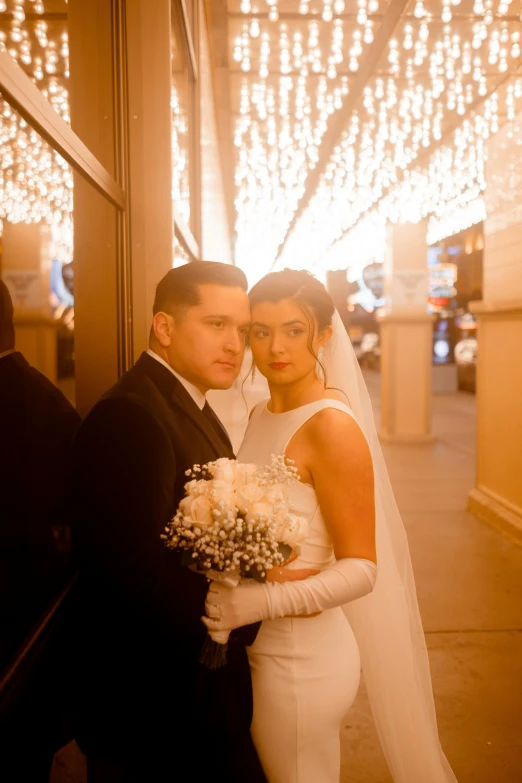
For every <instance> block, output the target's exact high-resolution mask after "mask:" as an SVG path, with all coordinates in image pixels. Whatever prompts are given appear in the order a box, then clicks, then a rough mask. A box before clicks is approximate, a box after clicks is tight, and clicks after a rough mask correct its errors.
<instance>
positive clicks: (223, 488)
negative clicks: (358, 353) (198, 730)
mask: <svg viewBox="0 0 522 783" xmlns="http://www.w3.org/2000/svg"><path fill="white" fill-rule="evenodd" d="M187 476H188V477H189V478H190V479H191V480H190V481H188V482H187V484H186V485H185V492H186V496H185V497H184V498H183V500H182V501H181V502H180V504H179V507H178V510H177V512H176V515H175V516H174V518H173V519H172V521H171V523H170V524H169V525H168V526H167V527H166V528H165V533H164V534H163V535H162V538H163V540H164V541H165V544H166V546H167V547H169V548H171V549H175V550H177V551H180V552H182V553H183V554H184V555H185V563H186V564H187V565H189V566H190V567H191V568H194V569H195V570H198V571H200V572H202V573H203V574H205V575H206V576H208V577H210V578H211V579H212V580H213V581H214V582H219V583H220V584H222V585H224V586H225V587H228V588H233V587H235V586H237V584H238V583H239V582H240V581H241V580H249V579H251V580H255V581H257V582H265V581H267V579H270V580H271V581H277V573H278V571H277V569H278V570H279V574H280V572H281V570H282V567H283V565H284V564H286V563H287V562H288V561H289V559H290V557H291V555H292V552H293V551H294V550H296V549H298V548H299V546H300V544H301V543H302V542H303V541H304V540H305V538H306V535H307V522H306V519H304V518H303V517H298V516H296V515H294V514H292V513H291V511H290V507H289V502H288V496H287V485H288V484H289V483H290V482H291V481H295V480H296V478H297V470H296V469H295V468H294V467H293V466H292V465H291V464H289V462H288V461H287V460H285V458H284V457H283V456H275V455H274V456H272V462H271V464H270V465H268V466H265V467H263V468H261V469H260V468H258V466H257V465H254V464H247V463H239V462H237V461H236V460H230V459H227V458H222V459H218V460H216V461H215V462H210V463H208V464H206V465H194V466H193V468H192V469H191V470H189V471H187ZM288 573H289V574H291V573H292V572H291V571H289V572H288ZM295 573H296V577H295V578H303V575H302V574H300V575H299V576H298V577H297V572H295ZM309 575H310V574H309V573H306V574H305V576H309ZM228 637H229V632H228V631H210V632H209V636H208V637H207V643H206V644H205V647H204V648H203V651H202V656H201V662H202V663H204V664H205V665H206V666H207V667H209V668H219V667H220V666H222V665H223V664H224V663H225V662H226V645H227V642H228Z"/></svg>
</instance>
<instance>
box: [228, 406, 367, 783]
mask: <svg viewBox="0 0 522 783" xmlns="http://www.w3.org/2000/svg"><path fill="white" fill-rule="evenodd" d="M324 408H336V409H337V410H341V411H344V412H345V413H346V414H347V415H352V414H351V412H350V410H349V409H348V407H347V406H346V405H343V403H341V402H337V401H336V400H331V399H323V400H319V401H317V402H313V403H310V404H309V405H303V406H302V407H300V408H296V409H295V410H291V411H288V412H286V413H278V414H275V413H271V412H270V411H269V410H268V408H267V405H266V402H263V403H260V404H259V405H258V406H257V407H256V408H255V409H254V412H253V414H252V418H251V420H250V423H249V426H248V429H247V432H246V434H245V438H244V441H243V444H242V446H241V448H240V451H239V454H238V460H239V461H240V462H253V463H256V464H257V465H259V466H262V465H268V464H269V463H270V457H271V455H272V454H284V453H285V452H286V449H287V446H288V444H289V442H290V441H291V439H292V437H293V435H294V434H295V433H296V432H297V431H298V430H299V429H300V428H301V427H302V426H303V424H305V422H307V421H308V420H309V419H310V418H311V417H312V416H314V415H315V414H316V413H317V412H318V411H320V410H323V409H324ZM288 496H289V500H290V506H291V511H292V512H293V513H295V514H298V515H299V516H304V517H306V519H308V522H309V527H308V537H307V539H306V541H305V542H304V543H303V545H302V547H301V553H300V555H299V557H298V558H297V560H295V561H294V562H293V563H291V564H290V565H289V566H288V567H289V568H293V569H295V568H299V569H301V568H307V569H308V568H310V569H317V570H318V571H322V570H323V569H325V568H326V567H327V566H328V565H330V564H331V563H332V562H333V561H334V560H335V557H334V553H333V547H332V541H331V538H330V535H329V533H328V530H327V528H326V525H325V523H324V520H323V517H322V515H321V510H320V508H319V504H318V502H317V496H316V494H315V490H314V488H313V487H312V486H311V485H310V484H303V483H302V482H300V481H297V480H294V481H292V483H291V484H290V485H289V487H288ZM248 657H249V661H250V669H251V672H252V685H253V691H254V717H253V722H252V736H253V740H254V744H255V746H256V749H257V752H258V754H259V757H260V759H261V763H262V765H263V769H264V771H265V774H266V776H267V778H268V780H269V783H338V781H339V769H340V740H339V732H340V727H341V722H342V720H343V718H344V717H345V715H346V713H347V712H348V710H349V708H350V706H351V705H352V703H353V701H354V699H355V696H356V693H357V689H358V686H359V679H360V658H359V650H358V647H357V642H356V640H355V636H354V634H353V631H352V629H351V627H350V624H349V623H348V620H347V618H346V616H345V614H344V612H343V610H342V608H341V607H336V608H335V609H328V610H327V611H324V612H322V613H321V614H319V615H318V616H317V617H310V618H292V617H282V618H278V619H276V620H264V621H263V623H262V625H261V629H260V631H259V633H258V636H257V639H256V641H255V642H254V644H253V645H252V647H250V648H248Z"/></svg>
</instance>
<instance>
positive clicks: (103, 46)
mask: <svg viewBox="0 0 522 783" xmlns="http://www.w3.org/2000/svg"><path fill="white" fill-rule="evenodd" d="M68 14H69V42H70V51H71V55H70V70H71V76H70V82H69V84H70V105H71V126H72V129H73V130H74V131H75V133H77V135H78V136H79V137H80V139H81V140H82V141H83V142H84V143H85V144H86V145H87V146H88V147H89V149H90V150H91V152H92V153H93V154H94V155H95V156H96V157H97V158H98V160H99V161H100V163H102V165H103V166H104V167H105V168H106V169H107V171H108V172H109V173H110V174H111V175H112V176H115V173H116V159H115V124H116V113H115V98H114V88H113V67H112V63H113V59H112V58H113V36H112V16H111V4H110V3H107V2H106V1H105V0H90V2H89V3H85V2H83V0H69V4H68ZM73 216H74V259H73V260H74V300H75V301H74V309H75V319H74V321H75V326H74V342H75V373H76V406H77V408H78V411H79V412H80V414H81V415H82V416H83V415H85V414H86V413H87V412H88V410H89V409H90V408H91V407H92V405H94V403H95V402H96V401H97V400H98V399H99V398H100V397H101V395H102V394H103V393H104V392H105V391H106V390H107V389H108V388H109V387H110V386H112V384H114V383H115V381H116V380H117V378H118V251H117V210H116V208H115V207H114V206H113V205H112V204H110V203H109V202H108V201H106V199H104V197H103V196H102V195H101V194H100V193H98V192H97V191H96V190H94V188H93V187H91V185H89V184H88V183H87V182H86V181H85V180H84V179H83V178H82V177H81V176H80V175H79V174H76V173H75V175H74V215H73Z"/></svg>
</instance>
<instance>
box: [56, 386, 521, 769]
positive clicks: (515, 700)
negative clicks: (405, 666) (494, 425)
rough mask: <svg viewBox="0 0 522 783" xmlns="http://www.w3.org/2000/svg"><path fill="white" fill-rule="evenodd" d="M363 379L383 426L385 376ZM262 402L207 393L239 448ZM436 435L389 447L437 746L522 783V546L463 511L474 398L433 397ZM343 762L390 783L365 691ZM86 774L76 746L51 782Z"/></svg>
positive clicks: (471, 765)
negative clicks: (437, 733)
mask: <svg viewBox="0 0 522 783" xmlns="http://www.w3.org/2000/svg"><path fill="white" fill-rule="evenodd" d="M366 380H367V383H368V387H369V390H370V394H371V396H372V401H373V405H374V411H375V415H376V418H377V421H378V419H379V376H378V374H376V373H375V374H374V373H369V374H367V376H366ZM243 396H244V398H245V399H246V403H245V400H244V399H243ZM265 396H267V390H266V386H264V384H263V381H262V379H261V380H259V379H256V382H255V383H254V384H251V383H250V381H249V380H247V381H246V383H245V384H244V387H243V390H241V387H240V385H238V386H236V387H235V389H233V390H232V391H231V392H227V393H219V392H218V393H211V394H210V395H209V398H210V400H211V403H212V404H213V405H214V407H215V409H216V411H217V412H218V414H219V415H220V416H221V418H222V420H223V421H224V423H225V424H226V426H227V427H228V428H229V431H230V433H231V436H232V440H233V442H234V446H235V447H236V448H237V446H238V445H239V443H240V441H241V438H242V434H243V431H244V429H245V427H246V423H247V420H248V416H247V411H248V409H249V408H250V407H251V406H252V404H254V403H255V402H257V401H259V400H260V399H262V398H263V397H265ZM433 429H434V434H435V438H436V439H435V442H434V443H433V444H431V445H421V446H407V445H401V446H398V445H390V444H385V446H384V453H385V457H386V461H387V463H388V468H389V471H390V475H391V479H392V484H393V486H394V489H395V493H396V497H397V501H398V504H399V508H400V509H401V512H402V515H403V519H404V523H405V525H406V528H407V531H408V537H409V541H410V547H411V552H412V558H413V565H414V569H415V574H416V582H417V592H418V597H419V603H420V608H421V614H422V617H423V622H424V628H425V631H426V639H427V644H428V649H429V653H430V661H431V670H432V677H433V688H434V693H435V699H436V707H437V713H438V721H439V730H440V736H441V741H442V745H443V747H444V750H445V752H446V755H447V757H448V759H449V761H450V764H451V766H452V767H453V769H454V771H455V774H456V776H457V780H458V781H459V783H521V781H522V601H521V600H520V596H521V594H522V549H521V548H517V547H516V546H514V545H513V544H512V543H510V542H509V541H508V540H506V539H504V538H502V537H501V535H500V534H499V533H497V532H494V531H493V530H490V529H489V528H488V527H487V526H486V525H484V524H483V523H481V522H479V521H478V520H476V519H475V518H474V517H473V516H471V515H470V514H468V513H466V512H465V510H464V509H465V508H466V499H467V493H468V490H469V489H470V488H471V487H472V486H473V484H474V470H475V465H474V461H475V456H474V454H475V449H474V438H475V399H474V397H472V396H471V395H467V394H456V395H451V396H437V397H434V400H433ZM342 759H343V762H342V774H341V783H391V777H390V774H389V772H388V770H387V766H386V763H385V761H384V758H383V756H382V752H381V750H380V746H379V741H378V738H377V736H376V732H375V729H374V727H373V721H372V717H371V712H370V707H369V704H368V700H367V697H366V693H365V690H364V684H363V685H362V687H361V689H360V692H359V695H358V697H357V700H356V703H355V705H354V706H353V707H352V709H351V710H350V713H349V714H348V716H347V718H346V721H345V726H344V729H343V735H342ZM84 775H85V771H84V768H83V763H82V759H81V758H80V757H79V756H78V755H77V753H76V752H75V749H74V746H72V747H71V748H69V749H68V751H67V752H66V753H65V754H62V756H61V758H60V759H59V761H58V764H56V765H55V772H54V774H53V778H52V783H63V782H64V781H75V783H82V781H83V780H84ZM245 783H248V781H245ZM317 783H322V782H321V781H317ZM408 783H424V781H422V780H418V781H408Z"/></svg>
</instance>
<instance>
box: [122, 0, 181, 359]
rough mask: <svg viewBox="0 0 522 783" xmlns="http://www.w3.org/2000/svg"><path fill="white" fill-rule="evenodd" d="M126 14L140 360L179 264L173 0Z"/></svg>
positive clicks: (139, 2) (157, 0) (133, 0)
mask: <svg viewBox="0 0 522 783" xmlns="http://www.w3.org/2000/svg"><path fill="white" fill-rule="evenodd" d="M125 10H126V35H127V61H128V134H129V178H128V179H129V184H128V190H129V195H130V204H129V220H130V235H131V243H132V244H131V255H132V311H133V340H134V358H135V359H136V358H138V356H139V355H140V353H141V352H142V351H144V350H146V348H147V347H148V340H149V330H150V325H151V322H152V305H153V302H154V295H155V291H156V286H157V284H158V282H159V281H160V280H161V278H162V277H163V275H165V274H166V272H168V270H169V269H171V268H172V266H173V263H174V252H173V238H174V236H173V235H174V223H173V211H172V142H171V136H172V115H171V107H170V94H171V78H172V72H171V0H154V2H153V3H151V2H150V0H127V1H126V4H125Z"/></svg>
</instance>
